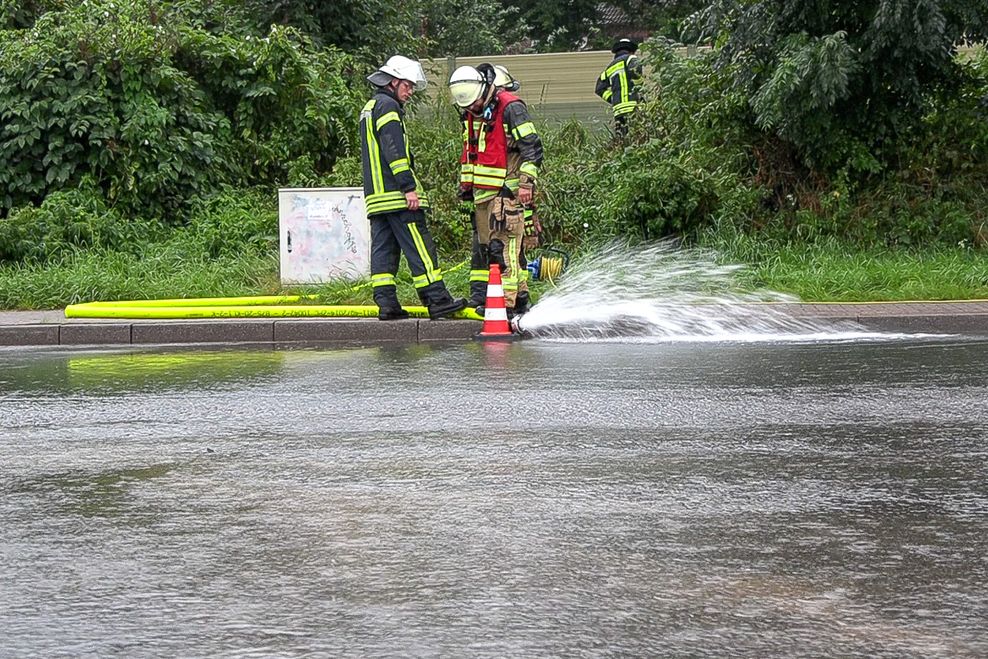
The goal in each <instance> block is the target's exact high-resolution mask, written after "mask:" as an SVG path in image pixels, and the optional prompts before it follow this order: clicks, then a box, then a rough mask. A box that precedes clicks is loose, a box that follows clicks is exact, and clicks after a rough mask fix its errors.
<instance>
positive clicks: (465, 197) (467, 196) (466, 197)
mask: <svg viewBox="0 0 988 659" xmlns="http://www.w3.org/2000/svg"><path fill="white" fill-rule="evenodd" d="M456 198H457V199H459V200H460V201H473V186H471V185H461V186H460V189H459V191H457V193H456Z"/></svg>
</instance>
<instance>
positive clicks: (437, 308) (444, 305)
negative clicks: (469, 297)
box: [428, 293, 467, 320]
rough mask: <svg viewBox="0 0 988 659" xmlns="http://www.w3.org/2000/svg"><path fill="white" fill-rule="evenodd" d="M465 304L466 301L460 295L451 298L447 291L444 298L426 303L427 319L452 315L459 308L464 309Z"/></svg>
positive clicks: (437, 318)
mask: <svg viewBox="0 0 988 659" xmlns="http://www.w3.org/2000/svg"><path fill="white" fill-rule="evenodd" d="M466 306H467V301H466V300H464V299H463V298H462V297H458V298H456V299H453V297H452V296H450V295H449V294H448V293H447V294H446V298H445V299H441V300H439V301H438V302H433V303H431V304H429V305H428V307H429V320H439V319H440V318H446V317H448V316H451V315H453V314H454V313H456V312H457V311H459V310H460V309H465V308H466Z"/></svg>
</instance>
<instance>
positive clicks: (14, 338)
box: [0, 300, 988, 347]
mask: <svg viewBox="0 0 988 659" xmlns="http://www.w3.org/2000/svg"><path fill="white" fill-rule="evenodd" d="M767 306H769V307H770V308H771V309H773V310H774V311H777V312H781V313H784V314H786V315H789V316H792V317H794V318H800V319H815V320H821V321H851V322H854V323H857V324H858V325H859V326H861V327H862V329H864V330H867V331H876V332H901V333H906V334H911V333H922V334H961V335H972V336H988V301H984V300H973V301H957V302H903V303H857V304H772V305H767ZM479 331H480V323H478V322H477V321H474V320H443V321H430V320H424V319H423V320H420V319H410V320H399V321H390V322H381V321H379V320H377V319H376V318H373V319H365V318H270V319H268V318H257V319H203V320H120V319H112V320H102V319H93V318H65V314H64V312H62V311H60V310H53V311H4V312H0V346H8V347H12V346H121V345H145V346H147V345H169V344H203V343H205V344H217V343H260V344H265V343H267V344H274V345H292V344H306V343H332V344H347V345H377V344H384V343H428V342H442V341H467V340H470V339H472V338H473V337H474V335H476V334H477V332H479Z"/></svg>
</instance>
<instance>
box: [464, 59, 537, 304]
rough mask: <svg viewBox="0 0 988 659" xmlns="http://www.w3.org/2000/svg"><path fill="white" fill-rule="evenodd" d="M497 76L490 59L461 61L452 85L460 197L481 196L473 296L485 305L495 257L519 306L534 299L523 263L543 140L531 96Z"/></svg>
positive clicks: (507, 294) (507, 298)
mask: <svg viewBox="0 0 988 659" xmlns="http://www.w3.org/2000/svg"><path fill="white" fill-rule="evenodd" d="M496 77H497V71H496V70H495V69H494V67H493V66H491V65H490V64H480V65H479V66H477V67H476V68H474V67H472V66H461V67H460V68H458V69H457V70H456V71H454V72H453V75H452V76H450V79H449V90H450V94H451V95H452V97H453V101H454V102H455V103H456V104H457V105H458V106H459V107H460V108H461V109H462V110H463V115H462V119H463V150H462V153H461V155H460V198H461V199H466V200H472V201H473V202H474V204H475V210H474V226H475V228H476V236H477V242H478V249H476V250H475V251H474V255H473V258H472V260H471V264H470V290H471V295H470V297H471V302H470V304H478V305H479V306H480V307H482V306H483V303H484V301H485V299H486V292H487V291H486V289H487V274H488V271H489V264H490V263H498V264H499V265H501V268H502V271H503V276H502V285H503V287H504V302H505V306H506V307H507V308H508V310H509V314H516V313H524V312H525V311H526V310H527V306H528V278H527V274H528V273H527V271H525V272H524V273H523V272H522V270H523V267H522V265H521V252H522V246H523V245H522V243H523V241H524V239H525V216H524V207H525V206H527V205H530V204H531V203H532V199H533V197H534V194H535V183H536V180H537V178H538V172H539V167H540V166H541V165H542V140H541V139H539V135H538V133H537V132H536V130H535V125H534V124H533V123H532V120H531V118H530V117H529V114H528V108H527V107H526V106H525V103H524V102H523V101H522V100H521V99H519V98H518V97H517V96H515V95H514V94H513V93H511V92H510V91H508V90H507V89H504V88H499V87H498V86H497V85H496V84H495V79H496ZM478 311H482V309H478Z"/></svg>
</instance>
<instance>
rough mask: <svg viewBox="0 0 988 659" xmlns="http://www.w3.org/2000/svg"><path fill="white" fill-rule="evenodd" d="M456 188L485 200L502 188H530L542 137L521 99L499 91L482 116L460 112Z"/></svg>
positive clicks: (513, 191)
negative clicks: (461, 132)
mask: <svg viewBox="0 0 988 659" xmlns="http://www.w3.org/2000/svg"><path fill="white" fill-rule="evenodd" d="M462 118H463V151H462V152H461V154H460V188H461V189H464V190H466V189H472V190H473V196H474V200H475V201H477V202H482V201H485V200H486V199H490V198H492V197H496V196H497V195H498V194H501V193H502V192H503V191H504V190H508V191H510V192H511V194H512V195H513V194H514V193H515V192H517V191H518V188H519V187H520V186H525V187H534V186H535V181H536V179H537V178H538V173H539V167H540V166H541V165H542V140H541V139H540V138H539V134H538V133H537V132H536V131H535V124H533V123H532V119H531V117H529V115H528V108H527V107H525V103H524V101H522V100H521V99H520V98H518V97H517V96H515V95H514V94H512V93H510V92H507V91H504V90H500V91H498V92H497V94H495V96H494V98H493V99H492V101H491V103H489V104H488V105H487V107H486V108H484V113H483V115H482V116H475V115H473V114H471V113H469V112H467V113H464V115H463V117H462Z"/></svg>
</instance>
